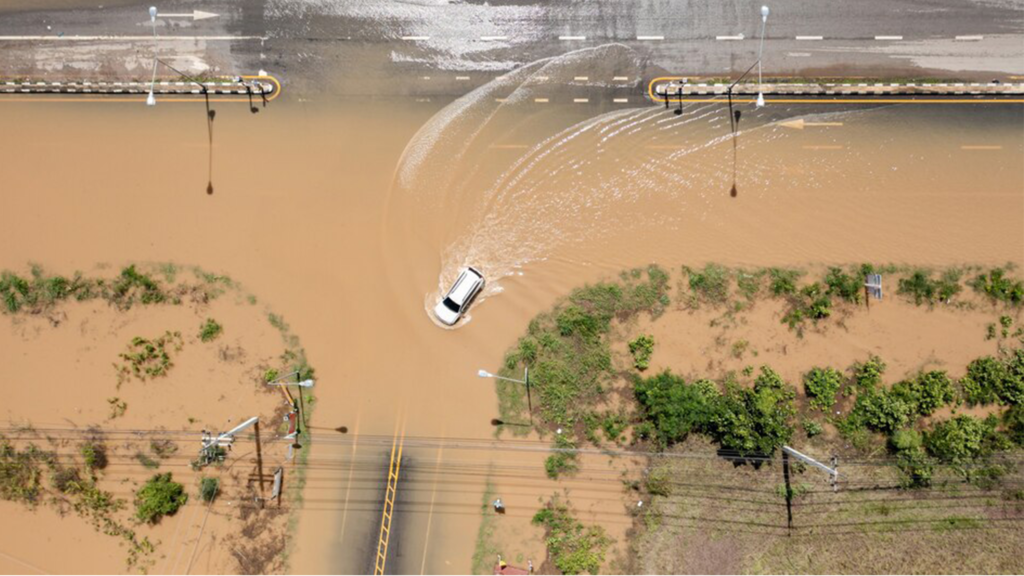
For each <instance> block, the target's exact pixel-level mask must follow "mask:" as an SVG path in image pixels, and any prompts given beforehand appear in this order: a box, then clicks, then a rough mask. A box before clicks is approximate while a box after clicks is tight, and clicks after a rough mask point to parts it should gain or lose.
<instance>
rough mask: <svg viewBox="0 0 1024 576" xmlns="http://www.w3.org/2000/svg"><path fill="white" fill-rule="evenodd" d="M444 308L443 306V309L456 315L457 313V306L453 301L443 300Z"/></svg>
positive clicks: (449, 299)
mask: <svg viewBox="0 0 1024 576" xmlns="http://www.w3.org/2000/svg"><path fill="white" fill-rule="evenodd" d="M444 306H445V308H447V309H449V310H451V311H452V312H456V313H457V312H458V311H459V305H458V304H456V303H455V301H454V300H452V299H451V298H445V299H444Z"/></svg>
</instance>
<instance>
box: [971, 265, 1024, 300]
mask: <svg viewBox="0 0 1024 576" xmlns="http://www.w3.org/2000/svg"><path fill="white" fill-rule="evenodd" d="M968 284H970V286H971V288H974V290H975V291H976V292H980V293H982V294H985V295H986V296H988V297H989V298H991V299H992V300H993V301H995V302H1003V303H1006V304H1010V305H1012V306H1019V305H1020V304H1021V303H1024V282H1022V281H1020V280H1014V279H1012V278H1007V277H1006V271H1005V270H1003V269H1002V268H993V269H992V270H990V271H989V272H988V274H979V275H978V276H976V277H975V278H974V280H971V281H970V282H968Z"/></svg>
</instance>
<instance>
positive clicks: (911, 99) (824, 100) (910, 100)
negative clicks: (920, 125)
mask: <svg viewBox="0 0 1024 576" xmlns="http://www.w3.org/2000/svg"><path fill="white" fill-rule="evenodd" d="M684 78H686V77H685V76H661V77H659V78H655V79H654V80H651V82H650V83H649V84H648V85H647V94H648V95H649V96H650V97H651V100H653V101H655V102H659V103H664V102H665V100H666V98H662V97H660V96H658V95H657V94H655V93H654V84H655V83H657V82H663V81H671V80H682V79H684ZM830 96H832V95H822V97H821V98H774V97H772V96H771V95H768V96H766V97H765V100H766V101H767V102H771V103H775V104H1024V98H992V99H985V98H976V99H975V98H956V99H944V98H942V97H941V96H940V97H938V98H936V97H931V98H929V99H927V100H916V99H915V96H914V95H908V96H907V97H906V98H891V97H890V98H885V97H878V98H832V97H830ZM725 98H726V96H725V94H722V95H719V96H717V97H714V98H685V97H684V98H682V101H683V102H686V103H693V104H710V103H712V102H723V101H725ZM667 99H668V101H669V102H679V101H680V98H673V97H672V96H668V97H667ZM732 101H733V103H734V104H753V103H755V102H757V99H756V98H737V97H735V96H734V97H733V99H732Z"/></svg>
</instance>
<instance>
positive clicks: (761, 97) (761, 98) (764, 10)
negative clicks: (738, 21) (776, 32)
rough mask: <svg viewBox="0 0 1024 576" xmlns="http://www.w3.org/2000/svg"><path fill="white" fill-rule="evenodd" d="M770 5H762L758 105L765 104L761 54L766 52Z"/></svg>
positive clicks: (758, 60) (758, 54) (758, 55)
mask: <svg viewBox="0 0 1024 576" xmlns="http://www.w3.org/2000/svg"><path fill="white" fill-rule="evenodd" d="M768 12H769V10H768V7H767V6H761V46H760V47H759V48H758V49H757V107H758V108H760V107H762V106H764V93H763V92H762V88H761V84H762V83H761V55H762V54H763V53H764V29H765V27H766V26H767V25H768Z"/></svg>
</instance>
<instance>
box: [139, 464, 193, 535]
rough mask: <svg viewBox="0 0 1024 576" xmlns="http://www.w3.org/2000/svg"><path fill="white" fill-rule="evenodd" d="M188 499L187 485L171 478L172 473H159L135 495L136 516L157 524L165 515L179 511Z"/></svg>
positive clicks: (141, 519) (143, 520)
mask: <svg viewBox="0 0 1024 576" xmlns="http://www.w3.org/2000/svg"><path fill="white" fill-rule="evenodd" d="M187 501H188V494H186V493H185V487H184V486H182V485H181V484H179V483H177V482H175V481H173V480H172V479H171V473H170V472H167V473H165V474H157V475H156V476H153V477H152V478H150V479H149V481H148V482H146V484H145V485H143V487H142V488H140V489H139V491H138V492H137V493H136V495H135V516H136V517H137V518H138V519H139V520H140V521H142V522H146V523H149V524H156V523H157V522H159V521H160V519H161V518H163V517H164V516H170V515H172V514H174V513H175V512H177V511H178V508H181V507H182V506H184V505H185V502H187Z"/></svg>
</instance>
